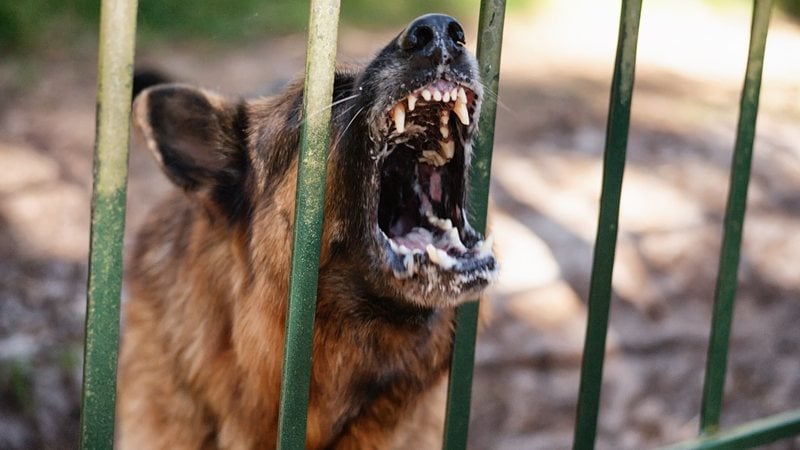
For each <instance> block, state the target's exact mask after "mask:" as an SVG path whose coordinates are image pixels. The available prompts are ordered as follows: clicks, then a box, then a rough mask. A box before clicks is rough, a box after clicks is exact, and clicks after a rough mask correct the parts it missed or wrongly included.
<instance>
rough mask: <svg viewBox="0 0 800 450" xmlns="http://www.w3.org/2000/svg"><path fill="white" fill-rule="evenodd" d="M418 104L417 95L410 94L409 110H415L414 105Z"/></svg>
mask: <svg viewBox="0 0 800 450" xmlns="http://www.w3.org/2000/svg"><path fill="white" fill-rule="evenodd" d="M416 104H417V96H416V95H414V94H411V95H409V96H408V110H409V111H413V110H414V106H415V105H416Z"/></svg>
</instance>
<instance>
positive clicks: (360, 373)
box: [116, 14, 497, 449]
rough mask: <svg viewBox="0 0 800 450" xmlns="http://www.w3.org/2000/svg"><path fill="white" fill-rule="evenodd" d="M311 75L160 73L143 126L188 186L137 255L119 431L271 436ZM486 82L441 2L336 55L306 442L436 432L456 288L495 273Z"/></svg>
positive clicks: (156, 439)
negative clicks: (244, 86)
mask: <svg viewBox="0 0 800 450" xmlns="http://www.w3.org/2000/svg"><path fill="white" fill-rule="evenodd" d="M302 98H303V89H302V83H301V82H300V81H296V82H293V83H290V85H289V86H288V87H286V89H284V90H283V91H282V92H280V93H279V94H277V95H274V96H270V97H263V98H257V99H250V100H242V99H229V98H226V97H223V96H221V95H219V94H216V93H214V92H211V91H208V90H203V89H199V88H194V87H190V86H187V85H181V84H157V85H155V86H151V87H148V88H147V89H144V90H143V91H142V92H141V93H140V94H139V95H138V96H137V97H136V99H135V102H134V106H133V116H134V122H135V125H136V128H137V130H138V132H139V134H140V135H141V136H143V138H144V141H145V143H146V145H147V147H148V148H149V149H150V150H151V151H152V153H153V154H154V155H155V158H156V160H157V162H158V164H159V165H160V167H161V169H162V170H163V172H164V173H165V174H166V176H167V177H168V178H169V179H170V180H171V181H172V182H173V183H174V184H175V185H176V186H178V187H179V188H181V189H179V190H175V192H174V193H173V194H172V195H170V196H169V197H167V198H166V199H165V201H163V202H162V203H161V204H160V205H158V206H157V207H156V208H155V209H154V210H153V211H152V213H151V214H150V215H149V216H148V218H147V220H146V222H145V223H144V225H143V227H142V228H141V230H140V232H139V234H138V238H137V244H136V245H135V249H134V251H133V254H132V258H131V259H130V262H129V266H128V280H129V289H128V291H129V299H128V301H127V302H126V306H125V308H126V309H125V316H126V323H125V326H124V331H123V339H122V349H121V353H120V367H119V401H118V406H117V420H118V426H117V437H116V440H117V444H118V446H119V447H120V448H122V449H216V448H229V449H254V448H274V447H275V445H276V440H277V423H278V408H279V397H280V385H281V369H282V363H283V361H282V357H283V346H284V333H285V319H286V305H287V295H288V294H287V292H288V283H289V266H290V254H291V241H292V228H293V226H294V207H295V186H296V184H297V165H298V147H299V145H300V132H301V126H302V124H303V113H302ZM482 99H483V88H482V85H481V81H480V78H479V73H478V68H477V63H476V60H475V58H474V57H473V56H472V55H471V54H470V52H469V51H468V50H467V49H466V48H465V39H464V31H463V29H462V27H461V25H460V24H459V23H458V22H457V21H456V20H455V19H453V18H452V17H449V16H446V15H441V14H429V15H425V16H422V17H420V18H417V19H415V20H414V21H412V22H411V23H410V24H409V25H408V26H407V27H406V28H405V29H404V30H403V31H402V32H401V33H400V34H399V35H398V36H397V37H396V38H395V39H392V40H391V42H389V43H388V45H387V46H386V47H385V48H383V50H381V51H380V52H379V53H378V54H377V56H376V57H375V58H374V59H373V60H372V61H371V62H369V63H368V64H367V65H366V66H363V67H360V66H342V67H337V72H336V74H335V80H334V86H333V96H332V99H331V108H332V111H331V114H332V123H331V139H330V146H329V154H328V165H327V178H326V185H325V205H324V224H323V233H322V244H321V250H320V251H321V256H320V268H319V282H318V289H317V309H316V319H315V321H316V323H315V328H314V335H313V353H312V359H313V367H312V371H311V387H310V400H309V407H308V427H307V438H306V439H307V440H306V446H307V448H310V449H322V448H336V449H391V448H398V449H399V448H406V449H407V448H422V449H424V448H435V447H440V446H441V435H442V425H443V414H444V405H443V403H444V388H445V387H446V380H447V373H448V365H449V360H450V356H451V352H452V345H453V335H454V319H455V307H456V306H458V305H460V304H462V303H463V302H466V301H469V300H473V299H476V298H478V296H479V295H480V294H481V292H482V291H483V290H484V289H485V288H486V287H487V286H488V285H489V284H490V283H491V282H492V281H493V280H494V279H495V278H496V275H497V268H496V261H495V256H494V253H493V250H492V242H491V239H490V238H487V239H484V238H483V237H482V236H481V235H480V234H479V233H478V232H476V231H475V230H474V229H473V228H472V227H471V226H470V224H469V219H468V216H469V214H468V211H467V210H466V198H467V190H468V185H469V183H468V181H469V180H468V168H469V165H470V157H471V148H472V143H473V140H474V138H475V135H476V133H477V122H478V118H479V115H480V109H481V102H482Z"/></svg>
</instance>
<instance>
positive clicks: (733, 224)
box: [700, 0, 772, 434]
mask: <svg viewBox="0 0 800 450" xmlns="http://www.w3.org/2000/svg"><path fill="white" fill-rule="evenodd" d="M771 8H772V0H755V1H754V3H753V19H752V24H751V29H750V48H749V51H748V56H747V69H746V74H745V80H744V88H743V89H742V100H741V105H740V107H739V124H738V128H737V134H736V143H735V144H734V153H733V162H732V167H731V178H730V187H729V191H728V204H727V207H726V211H725V226H724V227H725V230H724V234H723V238H722V251H721V253H720V264H719V275H718V276H717V286H716V292H715V296H714V297H715V299H714V313H713V319H712V327H711V337H710V340H709V345H708V358H707V360H706V377H705V382H704V385H703V405H702V412H701V415H700V431H701V433H702V434H707V433H713V432H715V431H716V430H717V428H718V427H719V419H720V414H721V410H722V397H723V391H724V388H725V370H726V367H727V363H728V341H729V338H730V333H731V322H732V320H733V304H734V299H735V297H736V279H737V271H738V269H739V252H740V250H741V243H742V229H743V227H744V214H745V208H746V205H747V185H748V182H749V180H750V161H751V160H752V156H753V140H754V138H755V128H756V116H757V115H758V97H759V92H760V90H761V72H762V68H763V66H764V48H765V46H766V42H767V28H768V26H769V16H770V10H771Z"/></svg>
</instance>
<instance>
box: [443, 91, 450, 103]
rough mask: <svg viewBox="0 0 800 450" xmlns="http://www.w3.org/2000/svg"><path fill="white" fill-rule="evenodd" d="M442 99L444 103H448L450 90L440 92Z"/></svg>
mask: <svg viewBox="0 0 800 450" xmlns="http://www.w3.org/2000/svg"><path fill="white" fill-rule="evenodd" d="M442 101H443V102H445V103H450V92H449V91H444V94H442Z"/></svg>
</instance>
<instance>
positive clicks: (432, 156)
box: [419, 150, 444, 167]
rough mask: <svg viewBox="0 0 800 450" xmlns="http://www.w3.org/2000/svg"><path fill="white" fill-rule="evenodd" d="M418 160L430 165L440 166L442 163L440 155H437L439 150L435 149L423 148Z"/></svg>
mask: <svg viewBox="0 0 800 450" xmlns="http://www.w3.org/2000/svg"><path fill="white" fill-rule="evenodd" d="M419 161H420V162H426V163H428V164H430V165H432V166H436V167H438V166H441V165H443V164H444V161H442V157H441V156H440V155H439V152H437V151H436V150H424V151H423V152H422V157H421V158H419Z"/></svg>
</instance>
